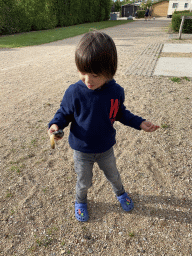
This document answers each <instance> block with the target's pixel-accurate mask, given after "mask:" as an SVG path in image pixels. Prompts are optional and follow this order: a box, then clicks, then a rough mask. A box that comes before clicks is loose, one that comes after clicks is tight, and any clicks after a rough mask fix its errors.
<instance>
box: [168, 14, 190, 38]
mask: <svg viewBox="0 0 192 256" xmlns="http://www.w3.org/2000/svg"><path fill="white" fill-rule="evenodd" d="M182 16H192V13H191V12H188V13H186V12H182V13H179V14H176V13H173V15H172V28H173V30H174V31H175V32H179V28H180V24H181V18H182ZM182 32H183V33H189V34H191V33H192V20H185V22H184V25H183V30H182Z"/></svg>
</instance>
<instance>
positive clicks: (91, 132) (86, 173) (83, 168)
mask: <svg viewBox="0 0 192 256" xmlns="http://www.w3.org/2000/svg"><path fill="white" fill-rule="evenodd" d="M75 61H76V66H77V69H78V72H79V75H80V79H81V80H80V81H78V82H77V83H75V84H72V85H71V86H69V88H68V89H67V90H66V92H65V95H64V98H63V100H62V102H61V105H60V109H59V110H58V111H57V112H56V114H55V116H54V118H53V119H52V121H51V122H50V123H49V130H48V134H49V136H50V135H51V134H52V133H53V132H55V131H57V130H59V129H64V128H65V127H67V126H68V124H69V123H71V127H70V135H69V144H70V146H71V148H72V149H73V150H74V162H75V172H76V174H77V183H76V202H75V216H76V218H77V220H78V221H87V220H88V218H89V216H88V211H87V191H88V189H89V188H90V187H91V185H92V175H93V173H92V169H93V165H94V163H95V162H97V163H98V165H99V167H100V169H101V170H103V172H104V174H105V176H106V178H107V179H108V180H109V181H110V182H111V184H112V187H113V190H114V192H115V194H116V196H117V199H118V200H119V202H120V203H121V206H122V208H123V209H124V210H125V211H131V210H132V209H133V202H132V200H131V198H130V197H129V196H128V194H127V193H126V192H125V190H124V187H123V185H122V182H121V178H120V174H119V172H118V170H117V167H116V161H115V156H114V152H113V145H114V144H115V143H116V141H115V135H116V131H115V129H114V127H113V124H114V122H115V121H119V122H121V123H123V124H124V125H127V126H131V127H133V128H135V129H138V130H141V129H142V130H144V131H146V132H153V131H155V130H157V129H158V128H159V126H156V125H153V124H152V123H151V122H149V121H146V120H145V119H143V118H141V117H139V116H136V115H134V114H132V113H131V112H130V111H129V110H126V108H125V106H124V104H123V103H124V100H125V95H124V89H123V88H122V87H121V86H120V85H118V84H117V83H116V81H115V80H114V79H113V76H114V75H115V72H116V69H117V51H116V47H115V44H114V42H113V40H112V39H111V37H109V36H108V35H106V34H105V33H102V32H98V31H93V32H89V33H87V34H85V35H84V36H83V37H82V39H81V40H80V42H79V44H78V46H77V48H76V52H75Z"/></svg>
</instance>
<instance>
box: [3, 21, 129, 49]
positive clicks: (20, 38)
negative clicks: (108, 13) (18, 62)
mask: <svg viewBox="0 0 192 256" xmlns="http://www.w3.org/2000/svg"><path fill="white" fill-rule="evenodd" d="M128 22H132V20H109V21H102V22H93V23H85V24H79V25H75V26H70V27H62V28H61V27H60V28H55V29H50V30H42V31H32V32H27V33H21V34H14V35H8V36H1V37H0V48H16V47H25V46H32V45H40V44H45V43H50V42H54V41H57V40H62V39H65V38H69V37H74V36H77V35H81V34H84V33H87V32H89V30H90V29H97V30H99V29H104V28H109V27H114V26H117V25H122V24H125V23H128Z"/></svg>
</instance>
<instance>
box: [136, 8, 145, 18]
mask: <svg viewBox="0 0 192 256" xmlns="http://www.w3.org/2000/svg"><path fill="white" fill-rule="evenodd" d="M137 14H138V18H144V17H145V10H137Z"/></svg>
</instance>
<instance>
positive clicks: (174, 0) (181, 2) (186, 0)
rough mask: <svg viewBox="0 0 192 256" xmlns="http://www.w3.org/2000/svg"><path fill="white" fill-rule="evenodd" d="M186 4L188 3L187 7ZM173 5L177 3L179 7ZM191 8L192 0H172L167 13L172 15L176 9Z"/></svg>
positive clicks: (184, 9)
mask: <svg viewBox="0 0 192 256" xmlns="http://www.w3.org/2000/svg"><path fill="white" fill-rule="evenodd" d="M185 4H188V6H187V8H185V7H184V6H185ZM173 5H177V7H176V8H174V7H173ZM190 9H191V10H192V0H170V1H169V7H168V13H167V15H168V16H169V15H172V14H173V13H174V11H175V10H176V11H186V10H190Z"/></svg>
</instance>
